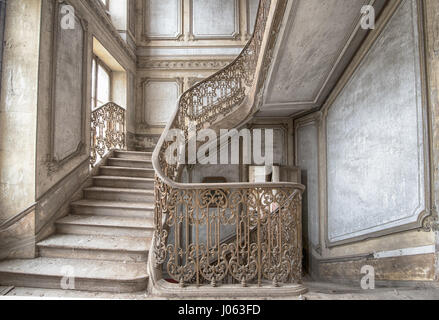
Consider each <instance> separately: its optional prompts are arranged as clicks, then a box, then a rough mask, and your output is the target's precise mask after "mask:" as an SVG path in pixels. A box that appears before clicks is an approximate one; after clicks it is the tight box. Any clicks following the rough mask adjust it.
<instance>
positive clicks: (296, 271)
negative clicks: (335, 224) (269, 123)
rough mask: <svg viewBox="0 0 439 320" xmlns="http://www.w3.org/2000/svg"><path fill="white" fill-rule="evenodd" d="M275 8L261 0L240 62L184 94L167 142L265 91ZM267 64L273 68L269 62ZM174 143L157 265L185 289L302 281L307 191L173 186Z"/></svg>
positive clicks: (158, 192)
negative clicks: (259, 77) (261, 80)
mask: <svg viewBox="0 0 439 320" xmlns="http://www.w3.org/2000/svg"><path fill="white" fill-rule="evenodd" d="M271 3H272V0H261V1H260V5H259V10H258V14H257V19H256V20H257V21H256V26H255V31H254V34H253V36H252V37H251V39H250V41H249V43H248V44H247V46H246V47H245V48H244V50H243V51H242V53H241V54H240V55H239V56H238V58H237V59H235V60H234V61H233V62H232V63H231V64H230V65H229V66H227V67H226V68H224V69H223V70H221V71H219V72H218V73H216V74H214V75H213V76H211V77H209V78H207V79H206V80H204V81H202V82H200V83H198V84H197V85H195V86H194V87H192V88H191V89H189V90H188V91H187V92H186V93H184V94H183V95H182V97H181V98H180V100H179V105H178V109H177V111H176V115H175V117H174V118H173V120H172V121H171V123H170V125H169V126H168V128H167V129H166V130H165V133H164V135H165V136H166V134H167V133H168V131H169V130H172V129H179V130H181V131H182V132H184V134H185V138H186V141H187V138H188V134H189V132H190V131H191V130H192V129H195V130H199V129H203V128H207V127H209V126H211V125H212V124H213V123H214V122H215V121H216V120H218V119H219V118H220V117H221V116H226V115H228V114H230V113H231V112H232V111H234V110H235V108H237V107H238V106H239V105H240V104H241V102H242V101H243V100H244V99H245V98H246V95H248V94H249V92H250V89H251V88H252V87H255V86H258V85H259V84H257V83H254V82H255V79H256V77H255V74H256V69H257V65H258V61H259V58H260V55H261V46H262V42H263V39H264V34H265V31H266V25H267V18H268V14H269V12H270V9H271ZM285 3H286V1H281V2H279V4H278V6H277V7H276V15H275V19H273V20H274V21H275V23H277V24H276V25H275V26H276V27H278V26H279V25H280V23H281V21H282V19H281V17H282V16H283V11H284V10H285ZM282 10H283V11H282ZM274 30H275V29H274ZM273 37H274V36H273ZM268 43H269V45H268V48H271V47H273V45H274V43H275V41H273V39H269V41H268ZM267 50H271V49H267ZM270 52H271V51H270ZM269 54H271V53H269ZM263 60H264V63H265V62H267V59H265V56H264V59H263ZM266 64H268V63H266ZM262 69H263V70H262V71H260V72H263V73H266V72H267V70H268V66H267V65H264V66H263V68H262ZM172 143H173V142H172V141H166V139H161V141H160V142H159V145H158V146H157V149H156V153H155V154H154V157H153V163H154V167H155V168H156V179H155V213H154V227H155V232H154V240H153V248H152V254H151V262H154V263H153V264H152V265H153V267H155V268H156V269H158V270H162V271H166V272H167V274H168V275H169V276H170V277H171V278H172V279H173V280H175V281H176V282H178V283H179V284H180V285H181V286H185V285H197V286H200V285H203V284H210V285H212V286H214V287H215V286H218V285H220V284H221V283H230V282H232V283H240V284H242V285H243V286H247V285H251V284H256V285H259V286H262V285H264V284H265V282H267V281H268V282H270V283H272V284H273V285H274V286H278V285H282V284H287V283H299V282H300V281H301V276H302V267H301V265H302V239H301V237H302V234H301V228H302V225H301V211H302V208H301V204H302V192H303V190H304V188H303V186H301V185H295V184H289V183H280V184H246V185H244V184H235V185H230V184H222V185H220V186H214V185H209V184H205V185H203V187H200V185H197V186H193V187H192V186H191V185H190V184H188V185H185V186H183V185H181V184H178V185H177V184H175V183H173V182H174V181H176V180H177V178H178V173H179V165H178V164H170V163H168V162H167V161H166V151H167V150H168V148H169V147H170V145H171V144H172Z"/></svg>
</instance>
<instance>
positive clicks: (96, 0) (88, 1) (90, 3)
mask: <svg viewBox="0 0 439 320" xmlns="http://www.w3.org/2000/svg"><path fill="white" fill-rule="evenodd" d="M80 1H81V2H82V3H83V4H84V5H85V6H87V7H88V8H90V9H91V11H92V12H94V13H95V14H96V16H97V18H98V20H99V21H100V22H101V24H102V25H104V26H105V28H106V29H107V30H108V31H109V32H110V33H111V35H112V36H113V38H114V39H115V40H116V41H117V43H118V44H119V45H120V47H121V48H122V50H123V51H125V53H126V54H127V55H128V56H129V57H130V58H131V60H133V61H136V60H137V56H136V53H135V51H134V50H132V49H131V48H130V47H129V45H128V44H127V43H126V42H125V41H124V40H123V39H122V37H121V36H120V34H119V32H118V31H117V30H116V28H115V27H114V25H113V22H112V21H111V18H110V17H109V16H108V14H107V12H106V11H105V8H104V7H103V6H102V2H101V0H80Z"/></svg>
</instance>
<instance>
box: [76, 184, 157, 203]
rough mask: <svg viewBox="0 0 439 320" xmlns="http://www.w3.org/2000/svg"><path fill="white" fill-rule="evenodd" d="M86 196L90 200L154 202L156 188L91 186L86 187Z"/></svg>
mask: <svg viewBox="0 0 439 320" xmlns="http://www.w3.org/2000/svg"><path fill="white" fill-rule="evenodd" d="M84 197H85V199H89V200H109V201H126V202H153V201H154V190H142V189H128V188H105V187H91V188H86V189H84Z"/></svg>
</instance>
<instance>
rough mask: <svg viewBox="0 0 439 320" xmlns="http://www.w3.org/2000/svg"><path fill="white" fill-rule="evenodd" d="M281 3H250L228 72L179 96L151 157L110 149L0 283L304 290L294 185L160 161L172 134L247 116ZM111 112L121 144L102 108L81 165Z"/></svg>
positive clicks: (254, 293)
mask: <svg viewBox="0 0 439 320" xmlns="http://www.w3.org/2000/svg"><path fill="white" fill-rule="evenodd" d="M285 6H286V1H284V0H261V1H260V5H259V10H258V13H257V19H256V25H255V29H254V34H253V35H252V37H251V39H250V41H249V42H248V44H247V45H246V46H245V48H244V49H243V51H242V52H241V54H240V55H239V56H238V57H237V58H236V59H235V60H234V61H233V62H232V63H231V64H230V65H229V66H227V67H225V68H224V69H222V70H220V71H219V72H217V73H216V74H214V75H212V76H211V77H209V78H207V79H205V80H203V81H201V82H200V83H198V84H196V85H195V86H193V87H192V88H190V89H189V90H188V91H186V92H185V93H184V94H183V95H182V96H181V97H180V99H179V100H178V102H177V108H176V111H175V114H174V115H173V117H172V118H171V120H170V121H169V123H168V125H167V127H166V129H165V131H164V133H163V134H162V136H161V138H160V140H159V142H158V145H157V147H156V148H155V150H154V153H153V154H152V153H151V152H127V151H114V152H113V157H111V158H109V159H108V161H107V163H106V165H104V166H101V167H100V168H99V173H100V175H99V176H96V177H94V178H93V186H92V187H90V188H86V189H85V190H84V199H83V200H80V201H76V202H74V203H72V204H71V214H70V215H68V216H66V217H64V218H62V219H60V220H59V221H57V222H56V230H57V232H56V234H55V235H52V236H51V237H49V238H48V239H46V240H44V241H41V242H39V243H38V244H37V247H38V249H39V255H40V257H39V258H37V259H32V260H10V261H5V262H2V263H0V284H1V285H12V286H26V287H39V288H56V289H60V288H61V289H63V287H62V285H63V283H64V282H65V281H64V280H65V279H66V277H69V276H74V287H73V288H69V289H76V290H88V291H109V292H120V293H122V292H135V291H141V290H145V289H146V288H147V284H148V290H149V292H150V293H152V294H154V295H157V296H165V297H178V298H188V297H221V296H223V297H237V296H240V297H274V296H291V295H299V294H302V293H304V292H306V288H305V287H304V286H303V285H302V284H301V278H302V233H301V229H302V225H301V205H302V202H301V201H302V192H303V191H304V186H302V185H300V184H294V183H289V182H280V183H235V184H228V183H221V184H215V185H212V184H194V183H182V182H181V179H180V175H181V172H182V170H183V168H184V164H175V163H170V162H169V161H167V160H168V159H167V151H168V148H169V147H170V146H171V145H172V144H173V143H174V141H171V140H169V139H168V134H169V133H170V132H171V131H173V130H178V131H179V132H181V133H182V135H183V136H184V138H185V140H184V141H185V143H187V142H188V141H189V140H191V139H192V138H193V137H192V136H191V132H192V129H195V130H201V129H208V128H209V129H213V130H214V131H215V132H219V131H220V129H232V128H238V129H239V128H240V127H242V126H243V124H245V123H246V122H247V121H249V120H250V119H251V118H252V116H253V115H254V113H255V112H256V111H257V109H258V106H259V105H260V103H261V92H263V88H264V85H265V80H266V75H267V72H268V70H269V68H270V65H271V60H272V56H273V50H274V48H275V44H276V39H277V34H278V30H279V28H280V25H281V23H282V20H283V16H284V13H285ZM116 111H117V112H118V113H117V117H115V119H118V120H119V122H120V124H119V125H118V126H117V130H116V131H117V132H116V133H114V134H109V135H108V134H107V135H106V137H105V138H106V139H109V140H110V142H111V143H110V145H113V146H114V145H122V143H123V140H124V137H125V134H124V130H125V129H124V127H125V126H124V121H123V119H124V114H123V110H121V108H118V107H117V106H113V105H110V106H108V108H107V109H105V110H104V109H101V110H99V113H98V112H95V114H94V115H93V116H92V152H91V154H92V156H91V160H92V161H91V162H92V164H94V163H95V162H96V161H97V159H98V158H99V157H102V156H103V154H104V151H105V150H104V149H105V145H106V144H105V141H104V138H103V137H102V136H99V135H97V134H96V133H95V130H98V129H99V130H98V131H99V132H101V131H102V132H103V130H104V127H105V124H104V120H105V119H106V118H108V117H107V113H108V112H110V113H115V114H116ZM113 129H114V128H113ZM179 147H181V146H179ZM119 148H121V147H119ZM179 150H180V151H181V150H182V149H179ZM177 153H178V151H177ZM98 156H99V157H98ZM183 156H184V157H186V156H187V153H186V154H184V155H183ZM230 229H232V230H234V235H233V237H232V238H230V239H229V240H227V241H224V239H222V236H223V234H222V231H224V230H230ZM203 237H204V238H203ZM150 250H151V254H149V251H150ZM66 271H69V272H70V274H69V272H67V274H66ZM170 280H171V281H170Z"/></svg>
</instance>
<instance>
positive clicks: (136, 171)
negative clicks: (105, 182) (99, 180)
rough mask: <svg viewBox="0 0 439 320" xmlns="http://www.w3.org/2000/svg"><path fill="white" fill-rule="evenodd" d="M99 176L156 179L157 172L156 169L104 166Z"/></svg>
mask: <svg viewBox="0 0 439 320" xmlns="http://www.w3.org/2000/svg"><path fill="white" fill-rule="evenodd" d="M99 174H100V175H102V176H116V177H134V178H154V175H155V171H154V169H144V168H129V167H128V168H127V167H111V166H102V167H101V168H100V169H99Z"/></svg>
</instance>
